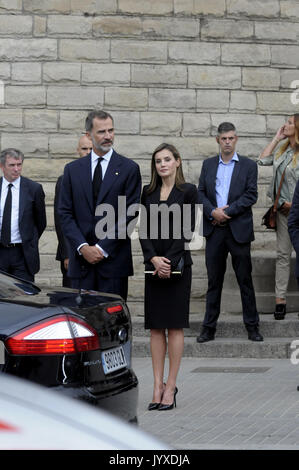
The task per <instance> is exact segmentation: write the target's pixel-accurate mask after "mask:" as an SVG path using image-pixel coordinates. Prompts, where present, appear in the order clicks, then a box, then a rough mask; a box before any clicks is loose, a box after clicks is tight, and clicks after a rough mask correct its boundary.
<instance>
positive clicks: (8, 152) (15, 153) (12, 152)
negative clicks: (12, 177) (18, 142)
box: [0, 148, 24, 165]
mask: <svg viewBox="0 0 299 470" xmlns="http://www.w3.org/2000/svg"><path fill="white" fill-rule="evenodd" d="M6 157H12V158H15V159H16V160H22V161H23V160H24V154H23V153H22V152H21V150H17V149H14V148H8V149H4V150H2V152H1V153H0V163H1V164H2V165H5V163H6Z"/></svg>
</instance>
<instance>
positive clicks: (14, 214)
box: [0, 176, 22, 243]
mask: <svg viewBox="0 0 299 470" xmlns="http://www.w3.org/2000/svg"><path fill="white" fill-rule="evenodd" d="M20 183H21V177H20V176H19V178H17V179H16V180H15V181H12V182H11V184H12V187H11V195H12V202H11V240H10V242H11V243H22V238H21V234H20V231H19V202H20ZM9 184H10V182H9V181H7V180H6V179H5V178H4V176H3V178H2V188H1V201H0V229H2V217H3V212H4V206H5V201H6V196H7V192H8V185H9ZM0 233H1V232H0Z"/></svg>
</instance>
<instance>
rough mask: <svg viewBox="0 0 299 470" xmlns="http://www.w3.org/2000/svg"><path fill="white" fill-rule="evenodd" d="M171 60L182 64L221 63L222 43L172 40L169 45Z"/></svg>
mask: <svg viewBox="0 0 299 470" xmlns="http://www.w3.org/2000/svg"><path fill="white" fill-rule="evenodd" d="M168 51H169V52H168V54H169V61H170V62H177V63H180V64H210V65H214V64H219V63H220V54H221V52H220V44H210V43H205V42H187V41H186V42H177V41H175V42H171V43H169V46H168Z"/></svg>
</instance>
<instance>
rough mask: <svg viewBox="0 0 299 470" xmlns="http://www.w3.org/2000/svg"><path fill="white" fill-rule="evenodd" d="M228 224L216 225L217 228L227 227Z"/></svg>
mask: <svg viewBox="0 0 299 470" xmlns="http://www.w3.org/2000/svg"><path fill="white" fill-rule="evenodd" d="M227 226H228V222H220V224H216V227H227Z"/></svg>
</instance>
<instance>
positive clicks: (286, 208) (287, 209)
mask: <svg viewBox="0 0 299 470" xmlns="http://www.w3.org/2000/svg"><path fill="white" fill-rule="evenodd" d="M291 207H292V203H291V202H287V201H286V202H284V203H283V205H282V206H281V207H280V209H279V210H280V212H281V213H282V214H283V215H285V216H288V215H289V212H290V209H291Z"/></svg>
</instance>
